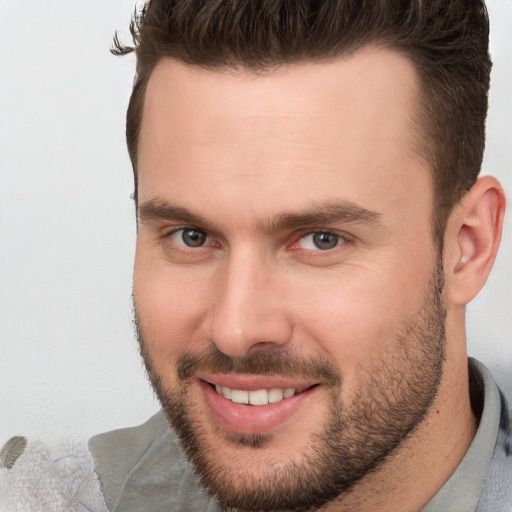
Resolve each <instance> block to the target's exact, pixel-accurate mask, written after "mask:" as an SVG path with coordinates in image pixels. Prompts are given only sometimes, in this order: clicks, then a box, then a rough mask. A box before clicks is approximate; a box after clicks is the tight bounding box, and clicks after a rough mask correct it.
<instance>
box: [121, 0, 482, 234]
mask: <svg viewBox="0 0 512 512" xmlns="http://www.w3.org/2000/svg"><path fill="white" fill-rule="evenodd" d="M130 30H131V34H132V37H133V41H134V46H133V47H132V46H124V45H122V44H121V43H120V42H119V39H118V38H117V35H116V37H115V38H114V48H113V50H112V51H113V53H115V54H118V55H123V54H126V53H129V52H132V51H134V52H135V53H136V56H137V72H136V77H135V81H134V86H133V91H132V96H131V99H130V104H129V107H128V113H127V124H126V138H127V143H128V150H129V153H130V158H131V161H132V165H133V170H134V177H135V197H137V145H138V139H139V131H140V125H141V120H142V114H143V104H144V94H145V90H146V85H147V83H148V80H149V77H150V75H151V73H152V71H153V69H154V68H155V66H156V64H157V62H158V61H159V60H160V59H161V58H162V57H172V58H175V59H178V60H181V61H183V62H185V63H187V64H191V65H195V66H200V67H204V68H219V67H236V68H240V67H241V68H245V69H249V70H255V71H262V70H269V69H272V68H273V67H277V66H279V65H281V64H291V63H294V62H301V61H321V60H328V59H333V58H336V57H340V56H342V55H347V54H349V53H350V52H353V51H355V50H357V49H358V48H361V47H362V46H364V45H367V44H376V45H379V46H383V47H387V48H390V49H394V50H396V51H399V52H402V53H403V54H405V55H406V56H407V57H409V58H410V60H411V62H412V63H413V65H414V66H415V68H416V71H417V73H418V75H419V79H420V98H419V110H418V114H419V119H420V121H421V140H422V144H421V146H422V151H423V155H424V156H425V158H426V159H427V161H428V162H429V163H430V164H431V165H432V170H433V183H434V194H435V201H434V219H433V229H434V236H435V239H436V240H437V241H438V242H442V238H443V233H444V228H445V225H446V220H447V218H448V216H449V214H450V212H451V210H452V208H453V206H454V205H455V203H456V202H457V201H459V199H460V198H461V197H462V195H463V194H464V193H465V192H466V191H467V190H469V189H470V188H471V186H472V185H473V184H474V182H475V181H476V179H477V176H478V173H479V172H480V167H481V164H482V158H483V151H484V146H485V118H486V115H487V93H488V89H489V75H490V70H491V59H490V56H489V52H488V40H489V22H488V16H487V10H486V8H485V4H484V3H483V2H482V1H481V0H149V1H148V2H147V4H146V5H144V6H143V7H142V8H141V9H140V10H139V11H138V12H136V13H135V15H134V17H133V19H132V23H131V25H130Z"/></svg>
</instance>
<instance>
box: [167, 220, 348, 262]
mask: <svg viewBox="0 0 512 512" xmlns="http://www.w3.org/2000/svg"><path fill="white" fill-rule="evenodd" d="M187 231H190V232H192V231H195V232H197V233H203V234H204V235H205V243H203V244H201V245H197V246H195V247H194V246H191V245H187V244H186V243H185V242H184V241H183V240H181V241H177V240H176V239H174V237H175V236H176V235H179V233H181V237H183V235H184V233H185V232H187ZM314 235H328V236H334V237H336V245H334V246H333V247H328V248H325V249H321V248H320V247H318V246H317V248H316V250H315V249H314V248H304V247H301V246H300V245H299V243H300V241H301V240H304V239H306V238H307V237H309V236H314ZM162 238H163V239H169V238H170V239H172V240H173V242H174V244H175V245H176V246H177V247H178V249H177V250H181V251H189V250H193V251H198V250H200V249H204V248H205V247H208V241H209V240H210V244H211V239H212V235H211V234H209V233H208V232H207V231H205V230H204V229H201V228H196V227H192V226H186V227H180V228H178V229H173V230H171V231H169V232H166V233H165V234H164V235H163V236H162ZM353 240H354V239H353V237H351V236H350V235H348V234H347V233H343V232H342V233H340V232H336V231H334V230H326V229H315V230H308V231H304V232H301V233H299V234H298V235H297V236H295V237H294V240H293V242H292V243H291V244H289V248H290V249H291V250H294V251H295V250H304V251H308V252H311V253H320V254H322V253H324V254H329V253H331V254H332V253H333V252H334V251H335V250H336V249H337V248H339V247H341V246H345V245H347V244H349V243H351V242H353ZM313 243H314V242H313ZM218 247H219V248H220V244H219V245H218ZM320 254H318V255H317V256H320Z"/></svg>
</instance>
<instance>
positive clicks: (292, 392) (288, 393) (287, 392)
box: [283, 388, 295, 398]
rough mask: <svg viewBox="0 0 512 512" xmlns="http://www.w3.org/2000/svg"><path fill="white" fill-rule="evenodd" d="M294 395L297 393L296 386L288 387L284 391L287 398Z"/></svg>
mask: <svg viewBox="0 0 512 512" xmlns="http://www.w3.org/2000/svg"><path fill="white" fill-rule="evenodd" d="M293 395H295V388H286V389H285V390H284V392H283V396H284V397H285V398H290V397H291V396H293Z"/></svg>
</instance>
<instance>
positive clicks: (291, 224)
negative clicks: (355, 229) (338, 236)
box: [261, 201, 381, 234]
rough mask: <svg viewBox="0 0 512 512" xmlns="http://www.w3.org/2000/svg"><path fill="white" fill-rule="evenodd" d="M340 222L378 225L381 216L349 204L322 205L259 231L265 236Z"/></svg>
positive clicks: (280, 218) (282, 217) (277, 220)
mask: <svg viewBox="0 0 512 512" xmlns="http://www.w3.org/2000/svg"><path fill="white" fill-rule="evenodd" d="M338 222H342V223H344V224H360V225H378V224H381V214H380V213H378V212H375V211H372V210H368V209H366V208H362V207H361V206H358V205H356V204H354V203H351V202H346V201H343V202H332V203H323V204H321V205H319V206H318V207H317V208H315V207H314V206H313V208H311V207H310V208H308V210H307V211H303V212H300V211H298V212H289V213H283V214H281V215H278V216H277V217H276V218H275V219H270V220H268V221H266V222H264V223H263V224H262V226H261V229H262V231H263V232H264V233H266V234H272V233H275V232H280V231H290V230H293V229H298V228H303V227H315V226H317V227H319V228H320V227H322V226H325V225H326V224H333V223H338Z"/></svg>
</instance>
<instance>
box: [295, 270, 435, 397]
mask: <svg viewBox="0 0 512 512" xmlns="http://www.w3.org/2000/svg"><path fill="white" fill-rule="evenodd" d="M326 277H327V276H326ZM337 277H338V279H337V280H336V281H335V280H333V279H325V280H322V279H316V280H315V282H314V283H313V282H311V283H303V286H302V289H300V290H296V291H295V295H296V296H298V297H302V298H303V297H309V300H308V301H307V303H302V304H301V305H300V319H301V320H300V321H299V322H300V323H299V329H298V333H301V334H299V335H298V338H297V339H299V338H303V339H309V340H312V341H311V342H312V343H314V344H316V345H317V347H319V348H320V350H321V351H322V352H323V354H324V355H325V356H326V357H327V358H329V359H331V360H332V361H333V362H334V363H335V364H336V366H337V367H338V368H339V370H340V372H341V373H342V375H343V378H344V384H345V389H347V390H348V389H351V388H353V389H355V388H357V387H359V386H360V384H361V382H362V381H364V380H366V379H367V378H368V374H369V373H371V372H372V369H374V368H377V367H378V366H379V365H381V362H382V361H383V360H385V359H388V360H389V358H390V356H391V355H396V356H399V355H400V354H399V352H400V351H401V350H402V348H401V347H400V343H399V340H398V335H399V334H400V333H402V332H403V331H404V329H405V326H406V325H407V324H408V323H409V322H410V320H411V318H414V316H415V314H416V313H417V312H418V311H419V310H420V308H421V307H422V305H423V301H424V298H425V297H424V293H425V290H426V287H427V283H428V279H429V276H426V275H418V274H417V273H416V274H414V273H411V275H408V274H407V272H406V271H405V270H404V269H402V270H401V272H390V271H389V269H388V271H387V272H386V271H382V270H381V271H375V272H370V271H368V269H365V270H364V271H363V269H357V270H354V272H351V273H346V274H344V275H343V276H342V275H337ZM298 307H299V306H298Z"/></svg>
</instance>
